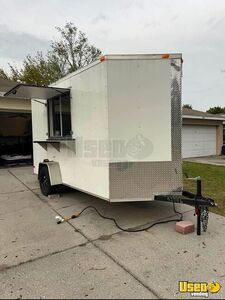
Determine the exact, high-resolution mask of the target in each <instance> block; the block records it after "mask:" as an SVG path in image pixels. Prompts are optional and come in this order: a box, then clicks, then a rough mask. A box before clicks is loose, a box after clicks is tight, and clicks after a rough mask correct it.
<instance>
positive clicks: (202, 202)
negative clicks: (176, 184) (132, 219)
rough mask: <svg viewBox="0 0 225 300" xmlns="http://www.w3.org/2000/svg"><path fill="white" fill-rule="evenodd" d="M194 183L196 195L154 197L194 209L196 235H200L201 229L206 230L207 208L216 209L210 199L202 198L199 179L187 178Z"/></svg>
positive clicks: (185, 193) (183, 193)
mask: <svg viewBox="0 0 225 300" xmlns="http://www.w3.org/2000/svg"><path fill="white" fill-rule="evenodd" d="M188 179H189V180H194V181H196V194H193V193H191V192H187V191H182V195H181V196H180V195H155V200H157V201H165V202H173V203H183V204H187V205H191V206H194V207H195V215H196V216H197V235H201V227H202V229H203V231H204V232H206V230H207V226H208V219H209V207H217V204H216V203H215V202H214V200H213V199H211V198H206V197H203V196H202V181H201V177H199V176H198V177H196V178H188Z"/></svg>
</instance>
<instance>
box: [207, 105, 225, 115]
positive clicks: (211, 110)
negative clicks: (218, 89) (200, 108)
mask: <svg viewBox="0 0 225 300" xmlns="http://www.w3.org/2000/svg"><path fill="white" fill-rule="evenodd" d="M207 112H208V113H210V114H225V107H221V106H215V107H210V108H209V109H208V110H207Z"/></svg>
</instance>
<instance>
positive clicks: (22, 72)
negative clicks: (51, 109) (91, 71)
mask: <svg viewBox="0 0 225 300" xmlns="http://www.w3.org/2000/svg"><path fill="white" fill-rule="evenodd" d="M56 29H57V30H58V32H59V33H60V38H59V39H58V40H55V41H52V42H51V44H50V49H49V51H48V52H47V54H46V55H45V56H44V55H43V53H42V52H37V54H36V55H35V56H31V55H28V56H27V57H26V58H25V59H24V61H23V66H22V68H21V69H18V68H17V67H15V66H13V65H10V75H9V76H7V74H6V73H5V72H4V70H2V71H1V69H0V77H5V76H7V78H10V79H11V80H14V81H19V82H22V83H27V84H35V85H49V84H50V83H52V82H54V81H56V80H58V79H60V78H62V77H64V76H65V75H67V74H69V73H71V72H74V71H76V70H78V69H79V68H81V67H84V66H86V65H87V64H89V63H91V62H93V61H94V60H96V59H97V58H98V57H99V56H100V55H101V51H100V50H99V49H98V48H96V47H94V46H93V45H90V44H89V42H88V39H87V37H86V35H85V34H84V33H83V32H81V31H79V30H78V29H77V27H76V26H74V24H73V23H67V24H66V25H65V26H64V27H63V28H60V27H56Z"/></svg>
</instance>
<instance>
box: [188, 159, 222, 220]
mask: <svg viewBox="0 0 225 300" xmlns="http://www.w3.org/2000/svg"><path fill="white" fill-rule="evenodd" d="M185 173H186V174H188V177H196V176H201V178H202V195H203V196H205V197H210V198H212V199H214V200H215V202H216V203H217V204H218V207H217V208H212V209H211V211H212V212H215V213H217V214H219V215H222V216H225V167H224V166H215V165H207V164H201V163H192V162H188V161H184V162H183V174H185ZM183 177H184V179H183V182H184V190H187V191H191V192H194V191H195V182H194V181H192V180H188V179H187V178H186V177H185V176H183Z"/></svg>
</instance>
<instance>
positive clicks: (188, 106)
mask: <svg viewBox="0 0 225 300" xmlns="http://www.w3.org/2000/svg"><path fill="white" fill-rule="evenodd" d="M183 108H189V109H192V105H191V104H184V105H183Z"/></svg>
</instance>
